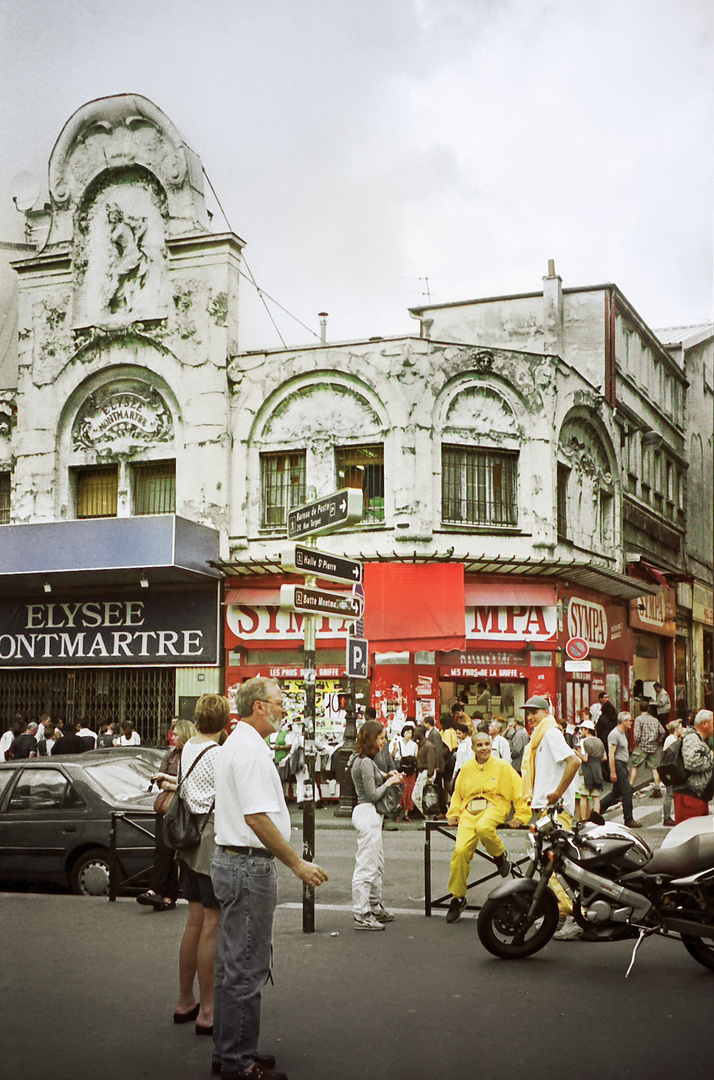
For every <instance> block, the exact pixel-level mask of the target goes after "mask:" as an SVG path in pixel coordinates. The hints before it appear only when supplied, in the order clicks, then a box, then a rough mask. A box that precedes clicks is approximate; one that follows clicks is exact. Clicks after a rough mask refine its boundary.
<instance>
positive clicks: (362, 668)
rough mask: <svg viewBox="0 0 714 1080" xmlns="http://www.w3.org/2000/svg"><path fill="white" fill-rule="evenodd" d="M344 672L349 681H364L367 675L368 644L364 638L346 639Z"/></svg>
mask: <svg viewBox="0 0 714 1080" xmlns="http://www.w3.org/2000/svg"><path fill="white" fill-rule="evenodd" d="M345 670H346V672H347V675H348V677H349V678H350V679H366V678H367V676H368V674H369V642H368V641H365V639H364V638H353V637H350V638H348V639H347V657H346V661H345Z"/></svg>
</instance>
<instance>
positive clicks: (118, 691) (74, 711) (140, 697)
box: [0, 667, 176, 745]
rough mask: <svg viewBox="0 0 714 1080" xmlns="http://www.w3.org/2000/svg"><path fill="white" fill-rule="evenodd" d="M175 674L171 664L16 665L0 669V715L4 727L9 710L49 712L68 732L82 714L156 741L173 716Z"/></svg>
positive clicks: (33, 713)
mask: <svg viewBox="0 0 714 1080" xmlns="http://www.w3.org/2000/svg"><path fill="white" fill-rule="evenodd" d="M175 695H176V673H175V670H174V669H173V668H158V667H142V668H121V669H119V670H116V669H108V668H53V669H51V670H49V671H48V670H44V671H43V670H42V669H40V668H22V669H19V670H10V671H2V672H0V716H2V717H3V721H4V725H3V726H4V728H5V727H7V726H8V725H9V723H10V721H11V720H12V718H13V716H14V715H15V713H21V714H22V716H24V717H25V718H26V719H28V720H29V719H39V717H40V716H42V715H43V714H44V713H49V715H50V716H51V717H52V718H53V720H58V719H62V720H64V722H65V730H68V731H72V728H73V726H74V724H75V722H76V721H77V720H80V719H82V718H83V717H87V718H88V720H89V724H90V727H92V728H93V730H95V731H96V725H98V724H100V723H101V722H102V720H108V721H109V722H110V723H113V722H115V721H116V722H117V723H122V721H124V720H131V722H132V723H133V724H134V726H135V727H136V730H137V731H138V732H139V735H140V736H141V740H142V742H144V743H151V744H156V745H162V744H163V742H164V739H165V737H166V731H167V729H168V726H169V720H170V719H171V717H172V716H173V713H174V708H175Z"/></svg>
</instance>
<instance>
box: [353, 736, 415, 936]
mask: <svg viewBox="0 0 714 1080" xmlns="http://www.w3.org/2000/svg"><path fill="white" fill-rule="evenodd" d="M385 741H386V734H385V731H384V728H383V727H382V725H381V724H380V723H379V722H378V721H377V720H367V721H365V723H364V724H363V725H362V727H361V728H360V729H359V732H358V733H357V739H356V741H355V749H354V754H353V755H352V757H351V758H350V760H349V762H348V767H349V769H350V773H351V775H352V782H353V784H354V788H355V794H356V795H357V805H356V806H355V808H354V810H353V811H352V824H353V825H354V827H355V828H356V830H357V836H358V840H357V857H356V860H355V871H354V874H353V877H352V907H353V910H354V928H355V930H384V927H385V924H386V923H388V922H392V920H393V919H394V916H393V915H390V914H389V912H388V911H386V910H385V907H384V904H383V903H382V877H383V874H384V847H383V844H382V817H383V816H384V815H385V814H389V813H391V812H393V811H394V810H395V809H396V807H397V805H398V803H399V795H398V793H397V792H394V793H392V791H391V789H392V788H394V787H395V785H396V784H401V783H402V782H403V780H404V777H403V775H402V774H401V773H399V772H396V771H392V772H390V773H388V774H387V775H386V776H385V774H384V773H383V772H381V770H380V769H379V768H378V767H377V765H376V764H375V762H374V758H375V756H376V755H377V754H378V753H379V751H380V750H381V749H382V747H383V746H384V744H385ZM393 794H394V795H396V798H392V795H393ZM392 802H393V805H390V804H391V803H392Z"/></svg>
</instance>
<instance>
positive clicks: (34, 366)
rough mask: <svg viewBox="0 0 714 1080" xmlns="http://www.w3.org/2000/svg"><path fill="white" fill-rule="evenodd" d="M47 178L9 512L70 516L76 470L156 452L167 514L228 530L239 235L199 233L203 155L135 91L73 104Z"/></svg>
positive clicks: (28, 307)
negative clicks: (167, 491)
mask: <svg viewBox="0 0 714 1080" xmlns="http://www.w3.org/2000/svg"><path fill="white" fill-rule="evenodd" d="M50 179H51V184H50V189H51V193H52V200H53V205H52V227H51V229H50V232H49V239H48V242H47V244H46V245H45V248H44V250H43V251H41V252H37V253H33V254H31V255H30V256H29V257H28V258H26V259H25V260H24V262H23V263H22V265H20V266H19V267H18V279H19V296H18V306H17V317H18V327H19V333H18V342H19V349H18V379H17V381H18V391H19V392H18V397H17V401H18V403H19V409H20V415H19V418H18V427H17V432H16V435H15V437H14V451H15V453H16V464H15V471H14V476H13V508H12V516H13V521H15V522H28V521H45V520H52V519H55V518H62V517H73V516H74V514H75V504H74V497H73V481H72V470H73V469H75V468H77V467H81V466H85V467H86V466H90V465H95V464H105V463H117V464H119V465H126V464H131V463H134V462H146V461H152V460H165V459H167V458H168V459H175V461H176V477H177V505H176V510H177V512H178V513H179V514H182V515H185V516H187V517H189V518H192V519H193V520H196V521H198V522H202V523H205V524H210V525H213V526H214V527H217V528H219V529H222V530H223V533H224V535H227V521H228V515H227V510H226V501H227V495H226V491H227V487H228V475H229V456H230V434H229V425H228V416H229V396H228V393H227V382H226V370H225V369H226V358H227V356H228V354H229V351H232V350H234V349H235V343H236V341H237V328H238V312H237V306H238V279H239V265H240V258H241V249H242V243H241V241H240V240H239V238H238V237H236V236H234V235H232V234H211V233H209V232H207V231H206V226H207V215H206V212H205V206H204V204H203V193H202V189H201V184H200V180H201V170H200V162H198V159H196V158H195V155H193V154H192V152H191V151H190V150H189V148H188V147H186V146H185V144H183V143H182V141H181V140H180V137H179V136H178V134H177V133H176V131H175V129H174V128H173V126H172V125H171V124H170V122H169V121H168V120H167V119H166V118H165V117H163V114H161V113H160V111H159V110H157V109H156V107H155V106H153V105H151V103H150V102H149V103H147V102H146V101H145V99H137V98H136V97H126V96H124V97H121V98H112V99H105V101H104V102H103V103H102V102H92V103H90V105H88V106H85V107H84V109H80V110H79V112H78V113H77V114H75V116H74V117H73V118H72V119H71V121H70V122H69V123H68V125H67V126H66V127H65V130H64V131H63V133H62V135H61V137H60V140H59V141H58V144H57V145H56V147H55V150H54V151H53V156H52V160H51V163H50ZM122 395H124V398H125V399H126V402H128V403H131V402H132V401H133V402H135V403H136V410H135V412H134V413H131V411H130V409H129V404H127V405H126V409H125V415H124V417H123V421H122V423H121V424H120V423H112V422H110V421H109V420H108V419H107V416H108V414H109V412H110V411H111V410H110V406H111V404H112V403H116V402H118V401H120V399H121V398H122ZM132 395H134V397H132ZM163 413H165V415H166V418H167V420H166V423H164V422H163V421H162V422H158V421H157V417H158V416H161V415H163ZM80 429H81V430H82V431H83V432H84V435H83V436H82V437H81V438H80V437H78V434H77V432H78V430H80ZM85 436H86V437H85ZM0 452H1V446H0ZM121 475H124V474H121ZM129 503H130V500H129V498H128V493H126V492H122V491H120V505H119V513H120V514H121V513H126V512H130V505H129Z"/></svg>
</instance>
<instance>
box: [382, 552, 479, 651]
mask: <svg viewBox="0 0 714 1080" xmlns="http://www.w3.org/2000/svg"><path fill="white" fill-rule="evenodd" d="M364 595H365V613H364V632H365V637H366V638H367V639H368V640H369V643H370V647H371V648H372V649H376V650H377V651H380V652H382V651H385V652H386V651H387V650H389V649H397V650H401V651H406V650H407V649H408V650H409V651H410V652H417V651H433V650H436V649H440V650H448V649H463V648H464V647H465V630H466V627H465V614H464V567H463V564H462V563H436V564H433V563H432V564H431V565H425V564H423V563H422V564H419V563H416V564H415V563H394V562H390V563H366V564H365V568H364Z"/></svg>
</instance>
